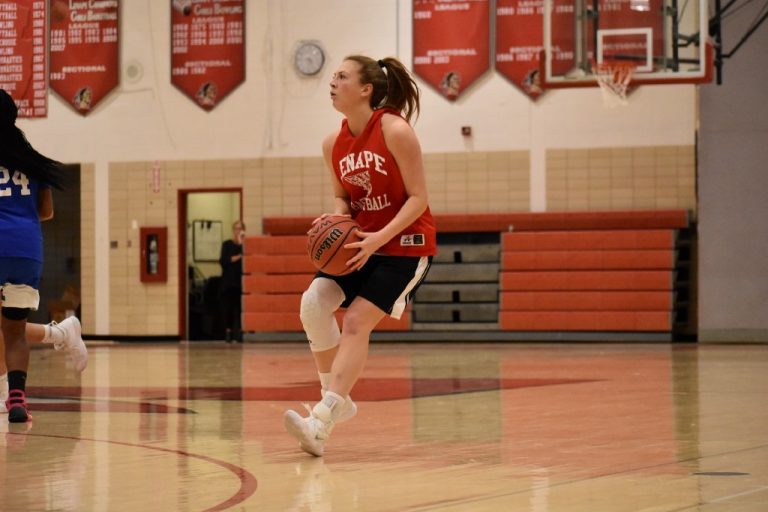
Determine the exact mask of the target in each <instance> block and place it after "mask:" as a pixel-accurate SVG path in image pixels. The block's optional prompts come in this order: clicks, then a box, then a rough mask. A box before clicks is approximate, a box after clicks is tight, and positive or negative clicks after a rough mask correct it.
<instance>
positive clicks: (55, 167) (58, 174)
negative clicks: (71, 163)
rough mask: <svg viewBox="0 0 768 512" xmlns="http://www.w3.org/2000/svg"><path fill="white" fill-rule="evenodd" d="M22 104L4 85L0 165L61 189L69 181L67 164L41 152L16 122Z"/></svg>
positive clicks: (0, 96) (0, 91) (0, 107)
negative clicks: (18, 105)
mask: <svg viewBox="0 0 768 512" xmlns="http://www.w3.org/2000/svg"><path fill="white" fill-rule="evenodd" d="M17 115H18V107H16V103H15V102H14V101H13V98H11V96H10V95H9V94H8V93H7V92H5V91H4V90H3V89H0V165H1V166H3V167H5V168H6V169H8V171H10V172H13V171H19V172H23V173H24V174H26V175H27V176H28V177H29V178H32V179H33V180H35V181H38V182H40V183H45V184H47V185H49V186H51V187H54V188H58V189H61V188H62V187H63V185H64V182H65V176H64V165H63V164H62V163H61V162H57V161H56V160H52V159H50V158H48V157H47V156H45V155H42V154H40V153H38V152H37V151H36V150H35V148H33V147H32V145H31V144H30V143H29V141H27V138H26V137H25V136H24V132H22V131H21V130H20V129H19V127H17V126H16V116H17Z"/></svg>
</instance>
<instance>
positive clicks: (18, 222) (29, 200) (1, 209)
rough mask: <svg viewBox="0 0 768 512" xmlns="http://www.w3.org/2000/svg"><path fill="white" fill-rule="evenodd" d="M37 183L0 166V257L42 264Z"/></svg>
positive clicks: (38, 187)
mask: <svg viewBox="0 0 768 512" xmlns="http://www.w3.org/2000/svg"><path fill="white" fill-rule="evenodd" d="M40 188H41V187H40V184H39V183H38V182H37V181H35V180H31V179H29V178H27V175H26V174H24V173H22V172H19V171H9V170H8V169H6V168H5V167H2V166H0V258H2V257H15V258H29V259H33V260H35V261H39V262H41V263H42V261H43V234H42V231H41V230H40V218H39V216H38V213H37V194H38V192H39V190H40Z"/></svg>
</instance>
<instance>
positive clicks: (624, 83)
mask: <svg viewBox="0 0 768 512" xmlns="http://www.w3.org/2000/svg"><path fill="white" fill-rule="evenodd" d="M592 72H593V73H594V75H595V79H597V83H598V85H599V86H600V90H601V91H602V93H603V104H604V105H605V106H606V107H609V108H613V107H616V106H619V105H621V106H626V105H627V103H628V102H627V89H628V88H629V83H630V82H631V81H632V76H633V75H634V73H635V66H634V65H633V64H631V63H627V62H600V63H596V64H594V65H593V66H592Z"/></svg>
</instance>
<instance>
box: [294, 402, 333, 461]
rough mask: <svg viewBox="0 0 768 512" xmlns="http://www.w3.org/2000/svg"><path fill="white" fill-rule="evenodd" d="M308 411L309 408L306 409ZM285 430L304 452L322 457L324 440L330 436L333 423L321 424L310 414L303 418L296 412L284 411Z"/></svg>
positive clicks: (321, 422)
mask: <svg viewBox="0 0 768 512" xmlns="http://www.w3.org/2000/svg"><path fill="white" fill-rule="evenodd" d="M307 409H309V407H307ZM283 425H284V426H285V429H286V430H287V431H288V433H289V434H291V435H292V436H293V437H294V438H296V440H297V441H298V442H299V446H300V447H301V449H302V450H304V451H305V452H307V453H309V454H312V455H314V456H315V457H322V456H323V452H324V451H325V440H326V439H328V436H330V435H331V430H332V429H333V422H332V421H329V422H323V421H320V420H319V419H318V418H316V417H315V416H314V415H313V414H312V413H311V412H310V414H309V416H307V417H306V418H303V417H302V416H301V415H300V414H299V413H297V412H296V411H292V410H289V411H285V414H283Z"/></svg>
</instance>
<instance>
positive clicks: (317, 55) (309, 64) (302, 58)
mask: <svg viewBox="0 0 768 512" xmlns="http://www.w3.org/2000/svg"><path fill="white" fill-rule="evenodd" d="M324 64H325V50H323V47H322V46H320V43H317V42H314V41H302V42H300V43H299V45H298V46H297V47H296V50H295V51H294V53H293V65H294V67H295V68H296V71H297V72H298V73H299V74H300V75H302V76H314V75H316V74H318V73H319V72H320V70H321V69H323V65H324Z"/></svg>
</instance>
